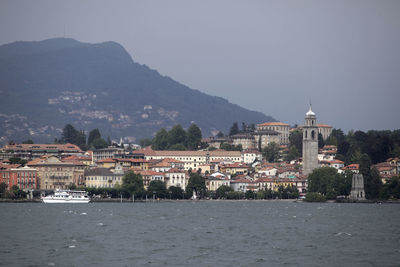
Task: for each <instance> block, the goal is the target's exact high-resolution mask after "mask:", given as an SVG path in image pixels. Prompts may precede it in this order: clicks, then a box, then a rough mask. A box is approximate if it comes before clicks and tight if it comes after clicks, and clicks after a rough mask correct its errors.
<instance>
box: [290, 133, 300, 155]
mask: <svg viewBox="0 0 400 267" xmlns="http://www.w3.org/2000/svg"><path fill="white" fill-rule="evenodd" d="M289 143H290V144H289V146H294V147H296V149H297V151H298V152H299V154H300V155H301V154H302V153H303V132H302V131H301V130H295V131H293V132H291V133H290V135H289Z"/></svg>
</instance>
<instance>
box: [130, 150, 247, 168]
mask: <svg viewBox="0 0 400 267" xmlns="http://www.w3.org/2000/svg"><path fill="white" fill-rule="evenodd" d="M132 154H133V155H134V156H136V157H143V158H144V159H146V160H148V161H150V160H163V159H166V158H170V159H174V160H178V161H180V162H182V163H183V169H185V170H189V169H192V170H197V169H198V168H199V167H200V166H201V165H204V164H209V163H211V162H213V161H216V160H219V161H225V162H241V161H242V155H241V152H240V151H225V150H214V151H188V150H185V151H180V150H153V149H151V148H149V147H148V148H145V149H142V150H138V151H133V152H132Z"/></svg>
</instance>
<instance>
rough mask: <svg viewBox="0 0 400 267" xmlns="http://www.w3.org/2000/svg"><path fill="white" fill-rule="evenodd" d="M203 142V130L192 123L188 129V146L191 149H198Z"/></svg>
mask: <svg viewBox="0 0 400 267" xmlns="http://www.w3.org/2000/svg"><path fill="white" fill-rule="evenodd" d="M200 144H201V130H200V128H199V127H198V126H197V125H196V124H194V123H192V124H191V125H190V127H189V129H188V130H187V147H188V149H189V150H197V148H198V147H199V146H200Z"/></svg>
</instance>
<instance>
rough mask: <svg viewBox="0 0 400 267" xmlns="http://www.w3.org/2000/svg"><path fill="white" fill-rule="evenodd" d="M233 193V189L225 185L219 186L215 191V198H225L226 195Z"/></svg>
mask: <svg viewBox="0 0 400 267" xmlns="http://www.w3.org/2000/svg"><path fill="white" fill-rule="evenodd" d="M231 191H233V189H232V188H231V187H230V186H227V185H221V186H220V187H218V189H217V191H216V197H217V198H226V197H227V193H228V192H231Z"/></svg>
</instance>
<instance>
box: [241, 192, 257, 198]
mask: <svg viewBox="0 0 400 267" xmlns="http://www.w3.org/2000/svg"><path fill="white" fill-rule="evenodd" d="M244 197H245V198H246V199H255V197H256V193H255V192H253V191H251V190H247V191H246V193H244Z"/></svg>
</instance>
